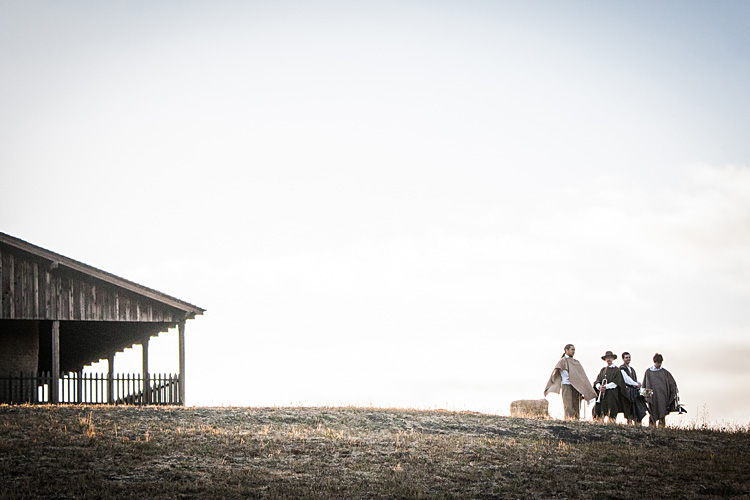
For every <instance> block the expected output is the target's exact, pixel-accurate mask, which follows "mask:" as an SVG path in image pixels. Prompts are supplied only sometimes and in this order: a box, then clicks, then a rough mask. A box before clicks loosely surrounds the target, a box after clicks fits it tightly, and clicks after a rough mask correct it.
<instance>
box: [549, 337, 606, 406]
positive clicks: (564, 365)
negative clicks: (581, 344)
mask: <svg viewBox="0 0 750 500" xmlns="http://www.w3.org/2000/svg"><path fill="white" fill-rule="evenodd" d="M575 354H576V347H575V346H574V345H573V344H568V345H566V346H565V348H564V352H563V355H562V357H561V358H560V360H559V361H558V362H557V364H556V365H555V368H554V369H553V370H552V375H550V376H549V380H548V381H547V387H545V388H544V396H545V397H546V396H547V394H549V393H550V392H560V393H561V396H562V400H563V410H564V411H565V419H566V420H578V419H580V418H581V399H585V400H587V401H593V400H594V399H595V398H596V393H595V392H594V390H593V389H592V388H591V385H590V384H589V378H588V377H587V376H586V372H585V371H583V366H581V363H579V362H578V360H577V359H573V356H575Z"/></svg>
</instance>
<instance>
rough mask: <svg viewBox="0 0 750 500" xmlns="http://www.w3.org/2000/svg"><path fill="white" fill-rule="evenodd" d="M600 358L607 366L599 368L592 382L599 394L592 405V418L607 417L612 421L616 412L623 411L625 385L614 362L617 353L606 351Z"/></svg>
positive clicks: (615, 416) (615, 417)
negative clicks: (594, 404)
mask: <svg viewBox="0 0 750 500" xmlns="http://www.w3.org/2000/svg"><path fill="white" fill-rule="evenodd" d="M602 359H603V360H604V361H606V362H607V366H605V367H604V368H602V369H601V371H600V372H599V375H598V376H597V377H596V381H595V382H594V390H596V392H597V393H598V394H599V395H598V396H597V399H596V406H594V418H596V419H604V417H609V421H610V422H614V421H615V420H616V419H617V414H618V413H620V412H622V411H623V406H624V405H623V399H624V397H623V394H624V392H625V390H626V385H625V380H624V379H623V378H622V373H621V372H620V369H619V368H618V367H617V366H615V364H614V361H615V360H616V359H617V354H614V353H613V352H612V351H607V352H606V353H604V356H602Z"/></svg>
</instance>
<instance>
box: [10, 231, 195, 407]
mask: <svg viewBox="0 0 750 500" xmlns="http://www.w3.org/2000/svg"><path fill="white" fill-rule="evenodd" d="M0 277H1V278H0V286H1V287H2V288H1V289H0V292H1V294H2V295H1V297H0V403H23V402H28V403H86V404H94V403H103V404H118V403H119V404H125V403H130V404H184V402H185V322H186V321H187V320H189V319H192V318H194V317H195V316H196V315H199V314H202V313H203V312H204V310H203V309H201V308H200V307H196V306H194V305H192V304H188V303H187V302H184V301H182V300H179V299H176V298H174V297H170V296H169V295H165V294H163V293H161V292H157V291H156V290H152V289H150V288H146V287H145V286H142V285H139V284H137V283H133V282H132V281H128V280H125V279H123V278H120V277H118V276H115V275H113V274H110V273H107V272H104V271H101V270H99V269H96V268H94V267H91V266H89V265H86V264H83V263H81V262H77V261H75V260H73V259H70V258H68V257H64V256H62V255H59V254H56V253H54V252H51V251H49V250H45V249H43V248H40V247H37V246H35V245H32V244H30V243H27V242H26V241H23V240H20V239H18V238H15V237H13V236H10V235H7V234H4V233H0ZM172 328H177V329H178V334H179V344H178V351H179V352H178V353H177V356H178V357H179V373H176V374H154V373H149V370H148V343H149V339H150V338H151V337H154V336H157V335H159V333H161V332H166V331H168V330H169V329H172ZM136 344H140V345H142V346H143V367H142V370H141V371H140V372H138V373H132V374H116V373H113V365H114V357H115V354H116V353H118V352H121V351H123V350H124V349H126V348H128V347H132V346H134V345H136ZM105 359H106V360H108V367H109V368H108V372H107V373H102V374H91V373H84V371H83V368H84V367H85V366H88V365H91V364H92V363H96V362H98V361H101V360H105Z"/></svg>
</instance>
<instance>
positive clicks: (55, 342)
mask: <svg viewBox="0 0 750 500" xmlns="http://www.w3.org/2000/svg"><path fill="white" fill-rule="evenodd" d="M59 389H60V322H59V321H57V320H55V321H53V322H52V387H50V402H51V403H53V404H57V403H59V402H60V393H59Z"/></svg>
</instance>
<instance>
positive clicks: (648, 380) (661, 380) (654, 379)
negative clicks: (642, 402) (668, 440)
mask: <svg viewBox="0 0 750 500" xmlns="http://www.w3.org/2000/svg"><path fill="white" fill-rule="evenodd" d="M663 362H664V357H663V356H662V355H661V354H659V353H656V354H655V355H654V366H652V367H651V368H649V369H648V370H646V373H645V374H644V375H643V388H644V389H650V390H651V391H652V393H651V395H650V396H647V397H646V403H647V404H648V413H649V419H648V422H649V425H655V426H656V427H658V426H660V425H661V426H662V427H665V426H666V425H667V424H666V421H665V418H666V416H667V415H668V414H669V413H670V412H672V411H677V410H678V405H677V382H675V380H674V377H673V376H672V374H671V373H669V372H668V371H667V370H666V369H665V368H662V366H661V364H662V363H663Z"/></svg>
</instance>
